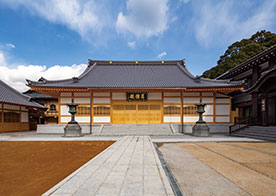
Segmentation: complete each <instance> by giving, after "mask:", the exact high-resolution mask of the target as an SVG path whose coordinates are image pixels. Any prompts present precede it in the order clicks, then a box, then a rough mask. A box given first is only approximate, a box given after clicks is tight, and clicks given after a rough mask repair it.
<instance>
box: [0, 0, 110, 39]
mask: <svg viewBox="0 0 276 196" xmlns="http://www.w3.org/2000/svg"><path fill="white" fill-rule="evenodd" d="M1 2H2V3H5V4H6V5H8V6H10V7H11V8H13V9H18V8H20V7H25V8H26V9H27V10H28V11H29V12H30V13H32V14H33V15H39V16H40V17H42V18H44V19H46V20H48V21H50V22H52V23H55V24H62V25H65V26H67V27H68V28H69V29H71V30H74V31H76V32H78V33H79V34H80V35H81V37H82V38H84V39H86V40H89V39H90V38H91V35H90V33H91V32H99V31H100V30H101V29H102V28H103V27H104V25H106V17H107V13H105V12H106V11H105V10H103V9H100V8H99V7H98V6H97V4H96V3H95V2H94V1H93V0H92V1H91V0H70V1H68V0H40V1H33V0H2V1H1Z"/></svg>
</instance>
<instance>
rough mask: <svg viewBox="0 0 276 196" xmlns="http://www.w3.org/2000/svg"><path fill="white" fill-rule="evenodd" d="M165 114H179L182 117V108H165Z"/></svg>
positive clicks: (173, 106) (174, 106)
mask: <svg viewBox="0 0 276 196" xmlns="http://www.w3.org/2000/svg"><path fill="white" fill-rule="evenodd" d="M164 114H179V115H180V106H176V105H171V106H164Z"/></svg>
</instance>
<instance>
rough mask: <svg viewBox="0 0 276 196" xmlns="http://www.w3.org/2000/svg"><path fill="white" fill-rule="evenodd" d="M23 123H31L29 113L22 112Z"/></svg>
mask: <svg viewBox="0 0 276 196" xmlns="http://www.w3.org/2000/svg"><path fill="white" fill-rule="evenodd" d="M21 122H29V113H28V112H21Z"/></svg>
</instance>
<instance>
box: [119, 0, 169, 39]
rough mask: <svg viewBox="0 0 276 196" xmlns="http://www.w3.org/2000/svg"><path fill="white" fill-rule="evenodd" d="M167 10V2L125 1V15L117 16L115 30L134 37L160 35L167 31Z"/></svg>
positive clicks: (155, 0) (164, 0)
mask: <svg viewBox="0 0 276 196" xmlns="http://www.w3.org/2000/svg"><path fill="white" fill-rule="evenodd" d="M168 10H169V7H168V0H127V3H126V14H124V13H122V12H120V13H119V14H118V17H117V22H116V29H117V31H118V32H123V33H124V32H130V33H132V34H134V35H135V36H136V37H141V36H146V37H150V36H157V35H160V34H162V33H163V32H164V31H165V30H166V29H167V25H168V24H167V23H168Z"/></svg>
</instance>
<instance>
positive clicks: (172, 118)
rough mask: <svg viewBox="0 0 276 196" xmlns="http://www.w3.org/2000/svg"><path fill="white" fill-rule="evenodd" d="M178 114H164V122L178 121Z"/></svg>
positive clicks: (179, 118)
mask: <svg viewBox="0 0 276 196" xmlns="http://www.w3.org/2000/svg"><path fill="white" fill-rule="evenodd" d="M180 120H181V117H180V116H164V122H165V123H180Z"/></svg>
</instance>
